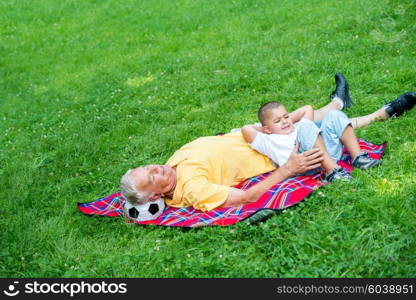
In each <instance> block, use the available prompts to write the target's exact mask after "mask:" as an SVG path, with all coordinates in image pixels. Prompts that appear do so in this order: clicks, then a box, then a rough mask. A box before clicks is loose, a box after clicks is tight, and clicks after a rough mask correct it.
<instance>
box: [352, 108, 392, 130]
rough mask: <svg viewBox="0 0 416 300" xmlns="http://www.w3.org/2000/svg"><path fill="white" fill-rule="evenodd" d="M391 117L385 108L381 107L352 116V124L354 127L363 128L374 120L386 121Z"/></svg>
mask: <svg viewBox="0 0 416 300" xmlns="http://www.w3.org/2000/svg"><path fill="white" fill-rule="evenodd" d="M388 118H389V115H388V114H387V112H386V109H385V108H380V109H378V110H376V111H375V112H373V113H371V114H369V115H366V116H361V117H356V118H350V121H351V125H352V127H354V128H361V127H364V126H367V125H370V124H371V123H373V122H374V121H384V120H387V119H388Z"/></svg>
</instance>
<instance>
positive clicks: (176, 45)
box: [0, 0, 416, 277]
mask: <svg viewBox="0 0 416 300" xmlns="http://www.w3.org/2000/svg"><path fill="white" fill-rule="evenodd" d="M0 10H1V11H2V13H1V14H0V57H1V58H0V84H1V89H0V145H1V150H0V183H1V185H0V186H1V190H0V224H1V234H0V241H1V244H0V276H1V277H415V276H416V238H415V228H416V175H415V171H416V160H415V153H416V122H415V120H416V108H415V109H413V111H410V112H407V113H406V114H405V115H403V116H402V117H400V118H397V119H391V120H388V121H386V122H379V123H375V124H372V125H371V126H369V127H367V128H363V129H360V130H358V135H359V136H360V137H361V138H364V139H367V140H369V141H371V142H373V143H381V142H384V141H387V142H388V147H387V149H386V152H385V156H384V163H383V165H382V166H381V167H379V168H377V169H374V170H370V171H368V172H363V171H354V172H353V176H354V177H355V178H356V180H355V181H354V182H353V183H350V184H331V185H329V186H325V187H324V188H322V189H320V190H318V191H316V192H314V193H313V195H312V196H311V197H309V198H308V199H307V200H306V201H304V202H302V203H301V204H300V205H298V206H296V207H293V208H290V209H288V210H286V211H285V212H283V213H278V214H276V215H274V216H272V217H270V218H268V219H267V220H265V221H264V222H261V223H259V224H256V225H247V224H242V223H240V224H236V225H234V226H230V227H205V228H199V229H191V230H184V229H180V228H166V227H150V226H149V227H144V226H138V225H134V224H127V223H125V221H124V220H123V219H122V218H104V217H86V216H85V215H82V214H81V213H79V212H78V210H77V209H76V203H77V202H89V201H92V200H95V199H97V198H100V197H102V196H105V195H108V194H110V193H113V192H116V191H118V182H119V179H120V177H121V175H122V174H124V172H125V171H126V170H127V169H129V168H132V167H135V166H138V165H142V164H149V163H160V164H163V163H164V162H165V161H166V160H167V159H168V158H169V157H170V155H172V154H173V152H174V151H175V150H176V149H178V148H179V147H180V146H181V145H183V144H185V143H187V142H189V141H191V140H193V139H195V138H197V137H200V136H204V135H212V134H215V133H217V132H225V131H228V130H230V129H232V128H236V127H240V126H241V125H243V124H247V123H253V122H255V121H256V111H257V108H258V106H259V105H260V104H261V103H263V102H266V101H271V100H278V101H281V102H284V103H285V104H286V107H287V108H288V109H289V110H292V109H295V108H297V107H299V106H301V105H306V104H311V105H312V106H313V107H315V108H319V107H320V106H322V105H324V104H326V103H327V102H328V100H329V94H330V93H331V91H332V90H333V87H334V78H333V76H334V74H335V73H336V72H338V71H341V72H343V73H344V74H345V76H346V77H347V78H348V79H349V83H350V91H351V95H352V97H353V99H354V101H355V106H354V107H353V108H352V109H350V110H348V111H347V114H348V115H349V116H358V115H362V114H367V113H370V112H372V111H374V110H375V109H377V108H379V107H381V106H382V105H383V104H384V103H385V102H387V101H391V100H393V99H395V98H396V97H397V96H398V95H400V94H402V93H404V92H406V91H411V90H412V91H415V90H416V81H415V78H416V77H415V74H416V48H415V43H416V26H415V22H414V20H415V18H416V2H415V1H412V0H407V1H386V0H380V1H371V0H366V1H363V0H351V1H324V0H311V1H301V0H292V1H289V0H286V1H269V0H233V1H219V0H213V1H203V0H177V1H167V0H166V1H164V0H149V1H144V0H142V1H133V0H121V1H115V0H105V1H98V0H96V1H93V0H90V1H81V0H65V1H54V0H34V1H14V0H3V1H1V2H0Z"/></svg>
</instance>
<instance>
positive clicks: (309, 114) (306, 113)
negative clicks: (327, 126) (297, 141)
mask: <svg viewBox="0 0 416 300" xmlns="http://www.w3.org/2000/svg"><path fill="white" fill-rule="evenodd" d="M289 116H290V118H291V119H292V121H293V123H296V122H299V121H300V120H302V118H305V119H308V120H311V121H313V108H312V106H310V105H305V106H302V107H301V108H298V109H297V110H295V111H293V112H291V113H290V114H289Z"/></svg>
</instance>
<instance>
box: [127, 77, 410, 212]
mask: <svg viewBox="0 0 416 300" xmlns="http://www.w3.org/2000/svg"><path fill="white" fill-rule="evenodd" d="M335 79H336V89H335V91H334V92H333V93H332V95H331V99H332V101H331V102H330V103H329V104H328V105H326V106H324V107H323V108H321V109H319V110H316V111H315V112H314V118H315V120H322V118H323V116H324V115H325V114H326V112H328V111H330V110H332V109H343V108H347V107H350V106H351V105H352V101H351V99H350V97H349V91H348V83H347V81H346V79H345V77H344V76H343V75H342V74H341V73H337V74H336V76H335ZM415 103H416V94H415V93H406V94H403V95H401V96H400V97H399V98H397V99H396V100H394V101H392V102H390V103H388V104H387V105H385V106H383V107H382V108H380V109H379V110H377V111H376V112H374V113H372V114H370V115H367V116H363V117H358V118H353V119H351V122H352V125H353V126H354V127H356V128H357V127H362V126H366V125H368V124H370V123H371V122H373V121H375V120H386V119H388V118H389V117H391V116H399V115H400V114H402V113H403V112H404V111H405V110H409V109H411V108H412V107H413V106H414V105H415ZM297 150H298V146H296V147H295V149H294V151H293V152H292V154H291V155H290V158H289V160H288V161H287V163H286V164H284V165H283V166H280V167H279V168H277V169H276V166H275V165H273V163H272V162H271V161H270V160H269V159H268V158H267V157H266V156H264V155H262V154H260V153H258V152H256V151H255V150H253V149H252V148H251V147H250V146H249V145H248V144H247V143H246V142H245V140H244V138H243V137H242V135H241V133H240V132H234V133H229V134H225V135H223V136H208V137H201V138H198V139H196V140H194V141H192V142H190V143H188V144H186V145H184V146H183V147H181V148H180V149H179V150H178V151H176V152H175V153H174V155H173V156H172V157H171V158H170V159H169V160H168V161H167V163H166V164H165V165H147V166H141V167H138V168H135V169H132V170H129V171H127V173H126V174H124V175H123V177H122V179H121V191H122V194H123V195H124V197H126V199H127V200H128V201H130V202H132V203H144V202H147V201H154V200H156V199H158V198H160V197H164V199H165V202H166V204H167V205H169V206H173V207H188V206H192V207H194V208H195V209H199V210H202V211H209V210H212V209H215V208H219V207H232V206H239V205H242V204H246V203H250V202H254V201H256V200H257V199H258V198H259V197H260V196H261V195H262V194H263V193H265V192H266V191H267V190H268V189H269V188H270V187H272V186H273V185H275V184H276V183H277V182H279V181H282V180H285V179H287V178H289V177H292V176H295V175H296V174H300V173H303V172H306V171H309V170H313V169H316V168H318V167H319V166H320V165H321V162H322V160H323V156H322V155H323V153H322V151H321V150H319V149H317V148H316V149H312V150H309V151H306V152H303V153H301V154H299V153H297ZM269 171H273V172H272V173H271V174H270V175H269V176H268V177H267V178H266V179H265V180H263V181H261V182H259V183H257V184H256V185H254V186H252V187H251V188H249V189H248V190H245V191H243V190H240V189H237V188H234V187H233V186H234V185H236V184H238V183H240V182H242V181H244V180H246V179H248V178H250V177H253V176H256V175H259V174H262V173H265V172H269Z"/></svg>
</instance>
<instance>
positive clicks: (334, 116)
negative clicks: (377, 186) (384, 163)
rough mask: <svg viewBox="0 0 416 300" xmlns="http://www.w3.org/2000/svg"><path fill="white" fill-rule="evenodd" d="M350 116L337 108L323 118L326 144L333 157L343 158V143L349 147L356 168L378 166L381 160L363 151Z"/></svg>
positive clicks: (336, 158)
mask: <svg viewBox="0 0 416 300" xmlns="http://www.w3.org/2000/svg"><path fill="white" fill-rule="evenodd" d="M351 125H352V124H351V121H350V120H349V119H348V117H347V116H346V115H345V114H344V113H342V112H340V111H337V110H334V111H331V112H329V113H327V115H326V116H325V118H324V120H322V124H321V130H322V137H323V138H324V142H325V145H326V147H327V150H328V153H329V154H330V155H331V157H332V158H333V159H334V160H335V161H337V160H339V159H340V158H341V155H342V148H343V145H345V147H346V148H347V150H348V152H349V153H350V155H351V158H352V164H353V166H354V167H356V168H360V169H364V170H366V169H369V168H371V167H375V166H378V165H379V164H380V163H381V160H375V159H372V158H370V157H369V156H368V153H367V152H363V151H361V148H360V145H359V143H358V141H357V137H356V135H355V132H354V129H353V127H352V126H351Z"/></svg>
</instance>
